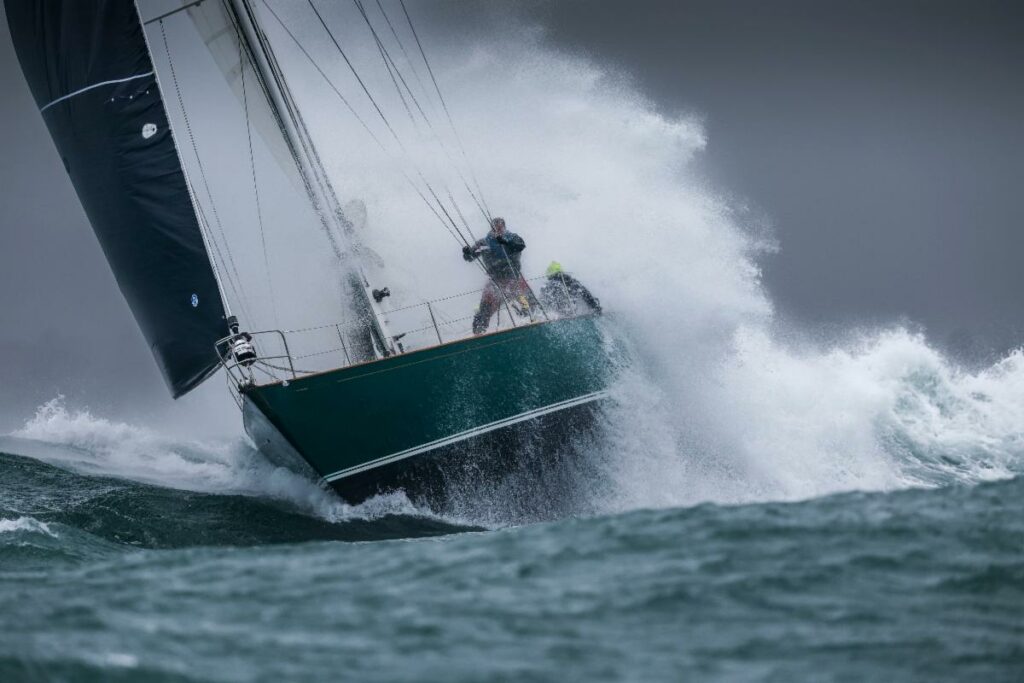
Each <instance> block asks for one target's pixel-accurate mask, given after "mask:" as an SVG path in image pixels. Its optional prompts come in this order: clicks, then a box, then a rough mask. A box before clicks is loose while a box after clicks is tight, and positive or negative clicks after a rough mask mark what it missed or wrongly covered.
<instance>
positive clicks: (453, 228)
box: [262, 0, 511, 316]
mask: <svg viewBox="0 0 1024 683" xmlns="http://www.w3.org/2000/svg"><path fill="white" fill-rule="evenodd" d="M262 2H263V5H264V6H265V7H266V8H267V9H268V10H269V11H270V13H271V15H272V16H273V17H274V19H275V20H276V21H277V22H278V24H280V25H281V27H282V28H283V29H284V30H285V32H286V33H287V34H288V36H289V37H290V38H291V39H292V41H293V42H295V43H296V45H298V46H299V48H300V50H301V51H302V53H303V55H304V56H305V57H306V58H307V59H308V60H309V61H310V62H311V63H312V64H313V65H314V67H315V68H316V69H317V71H318V72H319V73H320V75H321V76H322V77H323V79H324V80H325V81H326V82H327V83H328V85H330V87H331V89H332V90H333V91H334V92H335V94H337V95H338V97H339V98H341V99H342V101H343V102H344V103H345V104H346V106H347V107H348V108H349V110H350V111H353V108H352V106H351V105H350V104H349V103H348V101H347V100H346V99H345V98H344V97H343V96H342V95H341V92H340V91H339V90H338V88H337V87H336V86H335V85H334V84H333V82H332V81H331V79H330V78H329V77H328V76H327V74H326V73H324V71H323V69H321V68H320V66H319V65H318V64H317V63H316V60H314V59H313V57H312V56H311V55H310V54H309V52H308V51H307V50H306V49H305V48H304V47H303V46H302V44H301V42H300V41H299V40H298V38H297V37H296V36H295V34H294V33H292V31H290V30H289V29H288V27H287V25H286V24H285V23H284V21H283V20H282V19H281V17H280V16H279V15H278V14H277V12H275V11H274V9H273V8H272V7H271V6H270V4H269V2H267V0H262ZM307 3H308V4H309V6H310V8H311V9H312V10H313V13H314V14H315V15H316V17H317V19H318V21H319V22H320V25H321V26H322V27H323V29H324V31H325V32H326V33H327V35H328V37H329V38H330V40H331V42H332V43H333V44H334V47H335V48H336V49H337V50H338V53H339V54H340V55H341V57H342V59H343V60H344V61H345V64H346V65H347V66H348V68H349V70H350V71H351V72H352V75H353V76H354V77H355V79H356V81H357V82H358V83H359V85H360V87H361V88H362V90H363V93H364V94H365V95H366V97H367V99H369V100H370V103H371V104H372V105H373V108H374V110H375V111H376V112H377V115H378V116H379V117H380V119H381V121H382V122H383V123H384V125H385V127H386V128H387V129H388V131H389V132H390V133H391V136H392V137H393V138H394V140H395V143H396V144H397V145H398V147H399V149H400V150H401V151H402V152H403V153H404V154H405V155H406V156H407V157H408V158H409V159H410V162H411V165H412V167H413V169H414V170H415V171H416V175H417V176H418V177H419V179H420V181H422V183H423V185H424V186H425V187H426V189H427V191H428V193H429V194H430V196H431V197H433V199H434V202H435V203H436V206H437V209H440V211H441V213H443V214H444V216H445V218H447V221H446V220H445V218H442V217H441V213H438V212H437V210H435V208H434V205H432V204H431V203H430V201H429V200H428V199H427V198H426V196H425V195H424V194H423V192H422V191H421V190H420V189H419V187H418V186H417V185H416V184H415V182H414V181H413V180H412V179H411V178H410V177H409V176H408V174H406V173H405V172H404V170H403V171H402V176H403V177H404V178H405V179H406V181H407V182H409V183H410V185H412V187H413V189H414V190H415V192H416V194H417V195H418V196H419V197H420V199H421V200H423V202H424V203H426V204H427V206H428V208H430V209H431V212H432V213H433V214H434V216H435V217H436V218H438V220H439V221H440V222H441V223H442V225H443V226H444V227H445V229H446V231H447V232H448V233H449V234H450V235H451V236H452V237H453V239H455V240H456V242H459V243H460V244H461V245H463V246H467V247H468V246H472V244H474V243H475V240H474V241H471V240H470V239H466V237H465V235H463V234H462V231H461V230H460V229H459V226H458V224H457V223H456V222H455V220H454V219H453V218H452V217H451V214H450V213H449V212H448V210H447V208H446V207H445V206H444V202H442V201H441V199H440V198H439V197H438V195H437V193H436V192H435V191H434V189H433V187H432V186H431V184H430V182H429V181H428V180H427V179H426V178H425V177H424V175H423V173H422V172H421V171H420V170H419V168H418V166H417V165H416V163H415V162H414V161H412V155H411V154H410V153H409V151H408V149H407V148H406V147H405V145H404V144H403V142H402V140H401V138H400V137H399V136H398V133H397V132H396V131H395V129H394V127H393V126H392V125H391V122H390V121H389V120H388V118H387V116H385V115H384V112H383V110H382V109H381V107H380V105H379V104H378V103H377V100H376V99H375V98H374V97H373V94H372V93H371V92H370V90H369V88H368V87H367V85H366V82H365V81H364V80H363V78H362V77H361V76H360V75H359V72H358V70H357V69H356V68H355V65H354V64H353V63H352V61H351V60H350V59H349V57H348V55H347V54H346V53H345V51H344V49H343V48H342V47H341V44H340V43H339V42H338V39H337V38H336V37H335V35H334V33H333V32H332V31H331V29H330V27H329V26H328V25H327V22H326V21H325V20H324V18H323V16H322V15H321V13H320V12H319V10H317V8H316V5H315V4H313V0H307ZM407 15H408V13H407ZM371 30H372V26H371ZM421 51H422V46H421ZM403 80H404V79H403ZM353 114H355V112H354V111H353ZM356 118H357V120H359V122H360V124H362V126H363V127H364V128H366V129H367V131H368V132H370V129H369V127H368V126H367V124H366V123H365V122H364V121H363V120H362V119H361V118H359V117H358V115H357V116H356ZM452 125H453V126H454V124H452ZM371 137H372V138H373V139H374V141H375V142H377V144H378V146H380V147H381V149H382V150H383V151H384V152H385V154H386V155H388V156H390V154H389V152H388V150H387V147H386V146H385V145H384V144H383V143H382V142H381V141H380V139H378V138H377V137H376V136H374V135H373V134H372V133H371ZM460 144H461V143H460ZM463 155H464V156H465V150H463ZM467 189H468V187H467ZM470 193H471V194H472V191H470ZM478 205H479V204H478ZM485 206H486V205H485ZM482 210H484V209H482ZM486 215H487V212H486V211H485V216H486ZM449 226H450V227H449ZM470 237H472V232H470ZM474 263H476V264H477V265H478V266H479V267H480V269H481V270H482V271H483V273H484V274H485V275H486V276H487V278H488V279H489V280H490V281H491V282H492V283H493V284H494V285H495V287H496V289H497V290H498V292H499V293H500V294H501V296H502V298H503V299H504V300H505V305H506V307H509V303H508V300H507V298H506V297H505V294H504V291H503V290H502V288H501V287H499V286H498V285H497V282H496V281H495V278H494V277H493V275H492V274H491V273H490V271H489V270H488V268H487V267H486V265H484V264H483V263H482V262H480V261H478V260H474ZM509 315H510V316H511V310H509Z"/></svg>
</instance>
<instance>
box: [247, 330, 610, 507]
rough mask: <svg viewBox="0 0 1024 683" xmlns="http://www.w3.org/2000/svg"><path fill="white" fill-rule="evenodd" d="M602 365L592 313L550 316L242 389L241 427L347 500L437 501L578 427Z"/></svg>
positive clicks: (603, 378)
mask: <svg viewBox="0 0 1024 683" xmlns="http://www.w3.org/2000/svg"><path fill="white" fill-rule="evenodd" d="M609 373H610V363H609V361H608V354H607V352H606V349H605V343H604V340H603V337H602V335H601V332H600V330H599V329H598V326H597V322H596V319H595V318H592V317H583V318H573V319H564V320H556V321H552V322H546V323H540V324H535V325H529V326H525V327H519V328H514V329H511V330H507V331H503V332H497V333H494V334H490V335H483V336H480V337H473V338H470V339H464V340H461V341H456V342H451V343H448V344H444V345H440V346H436V347H433V348H429V349H423V350H420V351H414V352H410V353H406V354H402V355H399V356H394V357H391V358H386V359H383V360H379V361H375V362H372V363H366V364H363V365H358V366H354V367H349V368H342V369H338V370H333V371H330V372H325V373H321V374H317V375H310V376H307V377H303V378H301V379H298V380H295V381H292V382H289V383H287V384H285V383H278V384H271V385H266V386H260V387H250V388H247V389H245V390H244V392H243V394H244V397H245V401H246V428H247V429H248V431H249V433H250V435H252V436H253V439H254V440H255V441H256V442H257V444H258V445H260V447H261V448H264V449H265V450H277V451H279V450H281V449H282V448H286V449H294V451H295V452H297V453H298V454H299V455H300V456H301V457H302V459H303V460H304V461H305V462H306V463H308V464H309V466H310V467H311V468H312V470H313V471H314V472H315V473H316V474H317V475H318V476H320V477H321V478H323V479H324V480H326V481H327V482H329V483H330V484H331V486H332V487H334V488H335V490H337V491H338V492H339V493H340V494H341V495H342V496H343V497H344V498H346V499H347V500H349V501H352V502H358V501H360V500H363V499H365V498H367V497H369V496H372V495H375V494H378V493H383V492H386V491H388V490H393V489H403V490H405V491H406V493H407V494H409V495H410V496H411V497H413V498H423V499H426V500H427V501H428V502H434V501H437V500H440V499H443V498H444V497H445V496H446V495H447V493H448V492H450V489H451V488H452V487H460V486H465V485H466V484H467V482H468V481H470V480H474V481H479V480H481V479H495V478H501V477H504V476H507V475H508V474H509V473H512V472H515V471H516V470H519V469H521V468H523V467H534V468H535V467H539V466H542V465H543V463H542V462H539V461H538V459H542V458H543V457H544V456H545V454H547V453H551V452H554V451H557V450H563V447H564V446H566V445H567V444H569V443H570V442H572V441H574V440H576V439H577V438H579V437H581V436H583V435H585V434H586V433H587V432H588V431H589V430H590V428H591V425H592V422H593V419H594V408H595V406H596V405H597V403H598V402H599V401H600V399H602V398H603V397H604V395H605V393H604V390H605V387H606V386H607V383H608V378H609V377H608V376H609ZM275 443H276V444H277V446H276V447H275Z"/></svg>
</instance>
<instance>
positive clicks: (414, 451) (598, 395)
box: [323, 391, 608, 482]
mask: <svg viewBox="0 0 1024 683" xmlns="http://www.w3.org/2000/svg"><path fill="white" fill-rule="evenodd" d="M607 395H608V392H607V391H595V392H594V393H592V394H585V395H583V396H577V397H576V398H571V399H569V400H567V401H561V402H559V403H552V404H551V405H549V406H545V407H543V408H536V409H534V410H528V411H526V412H525V413H520V414H519V415H513V416H512V417H507V418H504V419H502V420H497V421H495V422H491V423H489V424H485V425H481V426H479V427H473V428H472V429H467V430H466V431H464V432H459V433H458V434H453V435H452V436H446V437H444V438H443V439H438V440H436V441H431V442H430V443H425V444H423V445H421V446H414V447H413V448H409V449H406V450H404V451H399V452H398V453H392V454H391V455H385V456H384V457H382V458H377V459H376V460H371V461H370V462H366V463H363V464H362V465H356V466H355V467H349V468H348V469H344V470H338V471H337V472H332V473H331V474H328V475H325V476H324V477H323V479H324V481H328V482H334V481H337V480H339V479H344V478H345V477H349V476H352V475H353V474H359V473H360V472H365V471H366V470H371V469H374V468H375V467H380V466H382V465H389V464H391V463H393V462H398V461H399V460H404V459H405V458H409V457H412V456H414V455H419V454H421V453H426V452H427V451H432V450H434V449H435V448H440V447H442V446H450V445H451V444H454V443H458V442H460V441H465V440H466V439H470V438H472V437H474V436H480V435H481V434H486V433H488V432H493V431H494V430H496V429H501V428H502V427H509V426H511V425H514V424H517V423H519V422H525V421H526V420H532V419H533V418H536V417H540V416H542V415H547V414H548V413H554V412H556V411H559V410H565V409H566V408H572V407H575V406H579V405H583V404H584V403H590V402H592V401H596V400H598V399H602V398H604V397H606V396H607Z"/></svg>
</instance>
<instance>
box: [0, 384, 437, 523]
mask: <svg viewBox="0 0 1024 683" xmlns="http://www.w3.org/2000/svg"><path fill="white" fill-rule="evenodd" d="M12 436H15V437H18V438H22V439H31V440H33V441H37V442H41V443H46V444H53V445H57V446H61V447H62V448H56V449H52V450H42V451H39V450H33V455H34V456H35V457H38V458H40V459H43V460H46V461H49V462H52V463H54V464H58V465H62V466H66V467H70V468H72V469H74V470H76V471H79V472H83V473H86V474H99V475H110V476H116V477H122V478H126V479H131V480H133V481H139V482H142V483H149V484H155V485H158V486H165V487H168V488H179V489H185V490H191V491H201V492H207V493H217V494H243V495H258V496H266V497H269V498H275V499H279V500H284V501H288V502H290V503H292V504H294V505H296V506H298V507H300V508H302V509H304V510H307V511H309V512H311V513H314V514H317V515H319V516H321V517H323V518H325V519H328V520H331V521H340V520H344V519H366V518H376V517H380V516H383V515H388V514H422V512H421V511H420V510H417V509H416V508H415V507H414V506H413V505H412V504H411V503H410V502H409V501H408V499H407V498H406V497H405V496H403V495H401V494H395V495H391V496H381V497H377V498H374V499H371V500H369V501H367V502H366V503H364V504H363V505H359V506H350V505H346V504H344V503H342V502H341V501H340V500H339V499H338V498H337V497H336V496H334V495H333V494H332V493H330V492H329V491H327V490H325V489H324V488H322V487H320V486H319V484H317V483H316V482H315V481H312V480H310V479H308V478H306V477H304V476H302V475H301V474H298V473H296V472H294V471H292V470H289V469H287V468H284V467H279V466H275V465H273V464H272V463H270V462H269V461H268V460H267V459H266V458H265V457H264V456H263V455H262V454H261V453H260V452H259V451H257V450H256V449H254V448H253V447H252V446H251V445H250V444H249V443H248V441H246V440H245V439H231V440H214V441H192V440H185V439H176V438H173V437H169V436H165V435H162V434H159V433H157V432H155V431H153V430H151V429H148V428H145V427H140V426H135V425H128V424H124V423H120V422H114V421H111V420H107V419H105V418H101V417H95V416H93V415H92V414H91V413H90V412H89V411H88V410H74V409H69V408H68V407H67V406H66V405H65V403H64V399H63V397H58V398H55V399H53V400H51V401H48V402H47V403H45V404H44V405H42V406H40V407H39V409H38V410H37V411H36V414H35V416H34V417H32V419H30V420H29V421H28V422H26V424H25V425H24V427H22V428H21V429H19V430H18V431H16V432H14V433H13V434H12Z"/></svg>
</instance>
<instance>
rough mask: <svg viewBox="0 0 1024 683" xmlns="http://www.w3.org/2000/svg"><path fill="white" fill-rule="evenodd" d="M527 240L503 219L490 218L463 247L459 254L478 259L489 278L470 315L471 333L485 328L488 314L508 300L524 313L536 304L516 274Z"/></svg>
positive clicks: (528, 289)
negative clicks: (485, 229)
mask: <svg viewBox="0 0 1024 683" xmlns="http://www.w3.org/2000/svg"><path fill="white" fill-rule="evenodd" d="M523 249H526V242H524V241H523V238H522V237H520V236H519V235H517V234H515V233H514V232H510V231H509V230H507V229H506V228H505V219H504V218H495V219H493V220H492V221H491V230H490V232H488V233H487V235H486V236H485V237H484V238H483V239H480V240H477V241H476V242H475V243H474V244H472V245H466V246H464V247H463V248H462V257H463V258H464V259H466V260H467V261H473V260H474V259H476V258H480V260H481V261H483V264H484V269H485V270H486V271H487V274H488V275H489V276H490V278H491V281H490V282H488V283H487V286H486V287H484V291H483V294H482V295H481V296H480V306H479V307H478V308H477V311H476V315H474V316H473V334H481V333H483V332H486V331H487V326H488V325H489V324H490V322H491V316H493V315H494V313H495V312H496V311H497V310H498V307H499V306H501V303H502V300H504V301H506V302H508V303H509V304H510V305H511V306H513V307H514V308H515V309H516V311H517V312H518V313H519V314H520V315H523V316H526V315H530V308H531V304H536V299H534V297H533V294H532V293H531V291H530V287H529V285H527V284H526V280H524V279H523V276H522V275H520V273H519V259H520V254H522V252H523Z"/></svg>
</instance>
